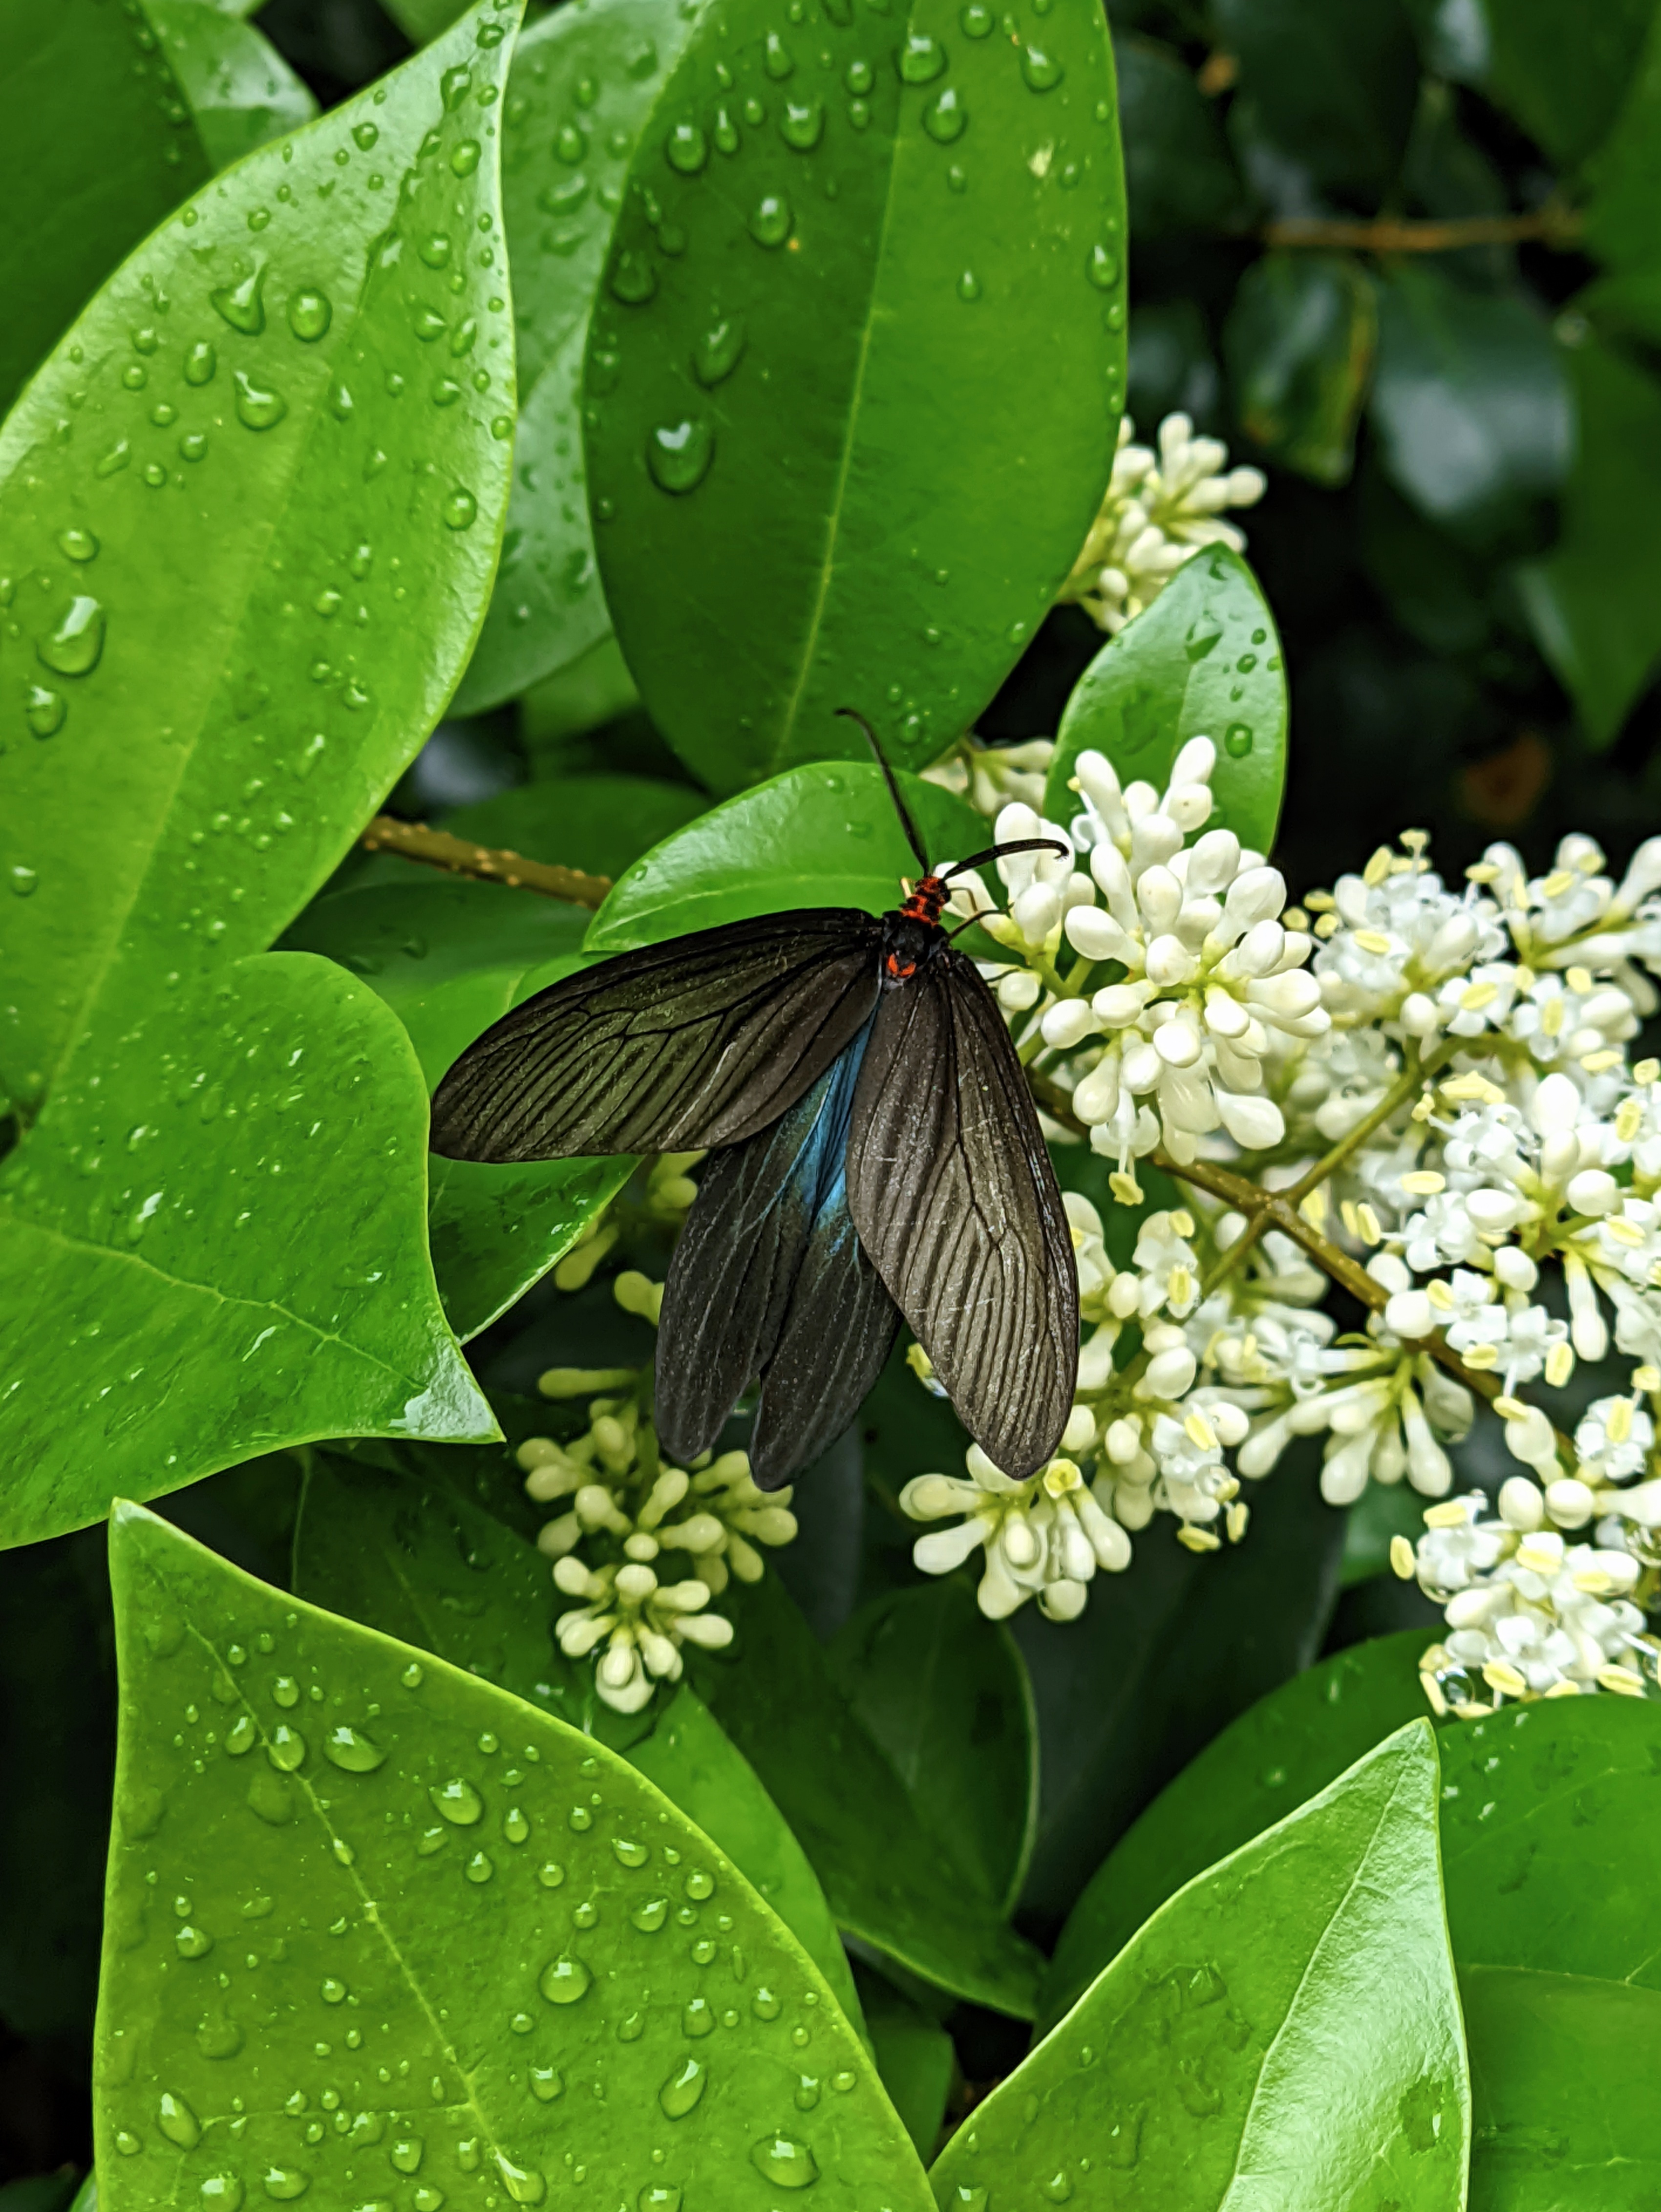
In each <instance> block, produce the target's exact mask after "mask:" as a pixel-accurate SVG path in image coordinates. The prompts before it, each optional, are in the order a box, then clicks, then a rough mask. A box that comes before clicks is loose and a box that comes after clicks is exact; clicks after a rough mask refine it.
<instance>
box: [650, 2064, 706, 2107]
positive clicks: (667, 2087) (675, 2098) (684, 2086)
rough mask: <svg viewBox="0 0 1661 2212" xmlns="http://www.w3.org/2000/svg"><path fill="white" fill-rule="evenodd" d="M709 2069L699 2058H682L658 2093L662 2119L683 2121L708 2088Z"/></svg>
mask: <svg viewBox="0 0 1661 2212" xmlns="http://www.w3.org/2000/svg"><path fill="white" fill-rule="evenodd" d="M708 2086H709V2068H708V2067H707V2066H706V2065H705V2064H704V2063H703V2060H702V2059H701V2058H683V2059H682V2060H681V2062H680V2064H679V2065H678V2067H676V2069H675V2070H674V2072H673V2073H672V2075H670V2076H669V2078H668V2080H667V2081H666V2082H665V2083H664V2085H663V2087H661V2088H660V2090H659V2091H658V2103H659V2105H660V2106H661V2107H662V2110H663V2113H664V2117H665V2118H666V2119H671V2120H684V2118H686V2115H687V2114H688V2113H689V2112H691V2110H692V2108H693V2106H695V2105H696V2104H697V2101H698V2100H699V2098H700V2097H702V2096H703V2093H704V2090H705V2088H706V2087H708Z"/></svg>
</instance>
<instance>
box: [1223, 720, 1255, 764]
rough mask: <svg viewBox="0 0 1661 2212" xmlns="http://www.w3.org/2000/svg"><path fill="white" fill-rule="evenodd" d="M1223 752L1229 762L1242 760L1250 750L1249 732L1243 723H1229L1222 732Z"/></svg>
mask: <svg viewBox="0 0 1661 2212" xmlns="http://www.w3.org/2000/svg"><path fill="white" fill-rule="evenodd" d="M1223 750H1224V751H1225V752H1226V754H1227V755H1228V757H1229V758H1230V759H1231V760H1244V758H1245V757H1246V755H1247V754H1248V753H1249V752H1250V750H1251V732H1250V728H1249V727H1248V726H1247V725H1246V724H1245V723H1244V722H1231V723H1230V724H1229V726H1228V727H1227V728H1226V730H1225V731H1224V732H1223Z"/></svg>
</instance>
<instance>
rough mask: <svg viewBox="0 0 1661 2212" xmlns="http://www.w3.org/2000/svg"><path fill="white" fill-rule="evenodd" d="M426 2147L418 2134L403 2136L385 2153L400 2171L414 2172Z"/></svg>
mask: <svg viewBox="0 0 1661 2212" xmlns="http://www.w3.org/2000/svg"><path fill="white" fill-rule="evenodd" d="M426 2148H427V2146H426V2144H425V2143H424V2142H423V2140H422V2138H421V2137H420V2136H401V2137H400V2138H399V2141H398V2142H395V2143H394V2144H393V2145H392V2148H391V2149H390V2150H389V2151H388V2152H387V2153H386V2155H387V2157H388V2158H389V2159H391V2160H392V2164H393V2165H394V2166H396V2167H397V2168H398V2170H399V2172H400V2173H414V2172H416V2171H417V2168H418V2167H419V2166H420V2164H421V2160H422V2156H423V2153H424V2152H425V2150H426Z"/></svg>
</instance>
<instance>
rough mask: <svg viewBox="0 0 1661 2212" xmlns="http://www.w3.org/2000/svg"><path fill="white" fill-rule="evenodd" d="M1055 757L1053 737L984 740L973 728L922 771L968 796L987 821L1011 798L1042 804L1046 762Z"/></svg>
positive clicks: (926, 778) (929, 778)
mask: <svg viewBox="0 0 1661 2212" xmlns="http://www.w3.org/2000/svg"><path fill="white" fill-rule="evenodd" d="M1055 757H1056V740H1055V739H1054V738H1028V739H1027V741H1026V742H1025V744H1019V745H985V744H982V743H981V741H980V739H979V738H977V737H975V736H974V735H973V734H972V733H971V734H970V736H968V737H965V738H960V739H959V740H958V743H957V744H955V745H953V747H952V750H951V751H950V752H949V753H947V754H946V755H945V756H944V757H942V758H941V759H940V760H937V761H936V762H934V764H933V766H932V767H929V768H926V769H924V770H923V771H922V775H923V781H925V782H926V783H937V784H939V785H940V788H941V790H942V791H954V792H956V793H957V794H958V798H959V799H967V800H968V801H969V804H970V805H971V806H972V807H974V808H975V810H976V811H977V813H981V814H984V815H985V816H986V817H987V819H988V820H989V821H990V820H991V819H992V817H994V816H995V814H996V813H997V811H998V810H999V808H1000V807H1002V806H1007V805H1008V804H1009V803H1010V801H1011V800H1012V799H1020V800H1022V801H1023V802H1024V803H1025V805H1028V806H1042V805H1043V787H1044V785H1045V783H1046V782H1047V781H1049V777H1050V763H1051V762H1052V761H1053V760H1054V759H1055Z"/></svg>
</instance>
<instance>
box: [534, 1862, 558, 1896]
mask: <svg viewBox="0 0 1661 2212" xmlns="http://www.w3.org/2000/svg"><path fill="white" fill-rule="evenodd" d="M564 1879H565V1869H564V1868H563V1866H557V1865H556V1864H555V1863H554V1861H553V1860H552V1859H546V1860H545V1861H544V1862H543V1863H542V1865H540V1866H539V1867H538V1869H537V1880H538V1881H539V1882H540V1883H541V1884H542V1887H544V1888H545V1889H557V1888H558V1887H559V1886H560V1884H561V1882H563V1881H564Z"/></svg>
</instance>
